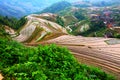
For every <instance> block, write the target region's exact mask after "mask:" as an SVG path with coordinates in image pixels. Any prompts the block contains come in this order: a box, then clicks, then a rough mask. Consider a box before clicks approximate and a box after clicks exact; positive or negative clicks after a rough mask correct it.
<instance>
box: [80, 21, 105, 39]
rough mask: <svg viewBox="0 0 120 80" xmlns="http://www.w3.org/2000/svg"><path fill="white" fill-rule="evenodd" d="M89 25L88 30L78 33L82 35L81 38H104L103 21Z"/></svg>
mask: <svg viewBox="0 0 120 80" xmlns="http://www.w3.org/2000/svg"><path fill="white" fill-rule="evenodd" d="M89 25H90V29H89V30H87V31H85V32H82V33H79V34H80V35H83V36H93V37H103V36H104V33H105V31H106V26H105V24H104V23H103V21H101V20H100V21H96V22H94V21H93V22H92V21H91V22H90V23H89Z"/></svg>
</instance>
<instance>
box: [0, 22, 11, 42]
mask: <svg viewBox="0 0 120 80" xmlns="http://www.w3.org/2000/svg"><path fill="white" fill-rule="evenodd" d="M1 38H6V39H9V40H10V39H11V37H10V35H9V34H8V33H6V31H5V27H4V25H1V24H0V39H1Z"/></svg>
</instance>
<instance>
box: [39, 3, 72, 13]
mask: <svg viewBox="0 0 120 80" xmlns="http://www.w3.org/2000/svg"><path fill="white" fill-rule="evenodd" d="M69 6H71V4H70V3H69V2H66V1H61V2H58V3H55V4H53V5H51V6H50V7H48V8H46V9H44V10H43V11H41V13H46V12H50V13H57V12H59V11H61V10H64V9H65V8H67V7H69Z"/></svg>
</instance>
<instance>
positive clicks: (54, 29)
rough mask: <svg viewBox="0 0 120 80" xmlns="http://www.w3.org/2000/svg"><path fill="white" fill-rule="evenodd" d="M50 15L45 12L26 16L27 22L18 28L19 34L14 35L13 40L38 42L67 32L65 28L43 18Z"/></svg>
mask: <svg viewBox="0 0 120 80" xmlns="http://www.w3.org/2000/svg"><path fill="white" fill-rule="evenodd" d="M51 15H52V14H51ZM51 15H50V14H49V13H46V14H41V15H37V14H32V15H29V16H27V17H26V18H27V19H28V22H27V23H26V24H25V25H24V26H23V27H22V28H21V29H20V30H19V32H18V33H19V36H17V37H15V40H17V41H20V42H26V43H30V42H39V41H41V40H48V39H51V38H55V37H58V36H61V35H65V34H67V32H66V29H65V28H63V27H62V26H60V25H58V24H57V23H55V22H52V21H48V20H46V19H44V18H43V17H45V16H46V17H51ZM53 19H54V18H53Z"/></svg>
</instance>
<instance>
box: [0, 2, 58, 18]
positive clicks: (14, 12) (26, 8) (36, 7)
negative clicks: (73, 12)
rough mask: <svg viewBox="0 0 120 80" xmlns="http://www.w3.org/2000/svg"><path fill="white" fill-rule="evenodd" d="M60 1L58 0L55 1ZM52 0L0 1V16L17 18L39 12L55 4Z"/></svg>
mask: <svg viewBox="0 0 120 80" xmlns="http://www.w3.org/2000/svg"><path fill="white" fill-rule="evenodd" d="M57 1H60V0H57ZM57 1H54V0H0V15H3V16H10V17H17V18H20V17H22V16H25V15H28V14H31V13H35V12H39V11H41V10H43V9H44V8H46V7H47V6H49V5H51V4H53V3H55V2H57Z"/></svg>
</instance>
